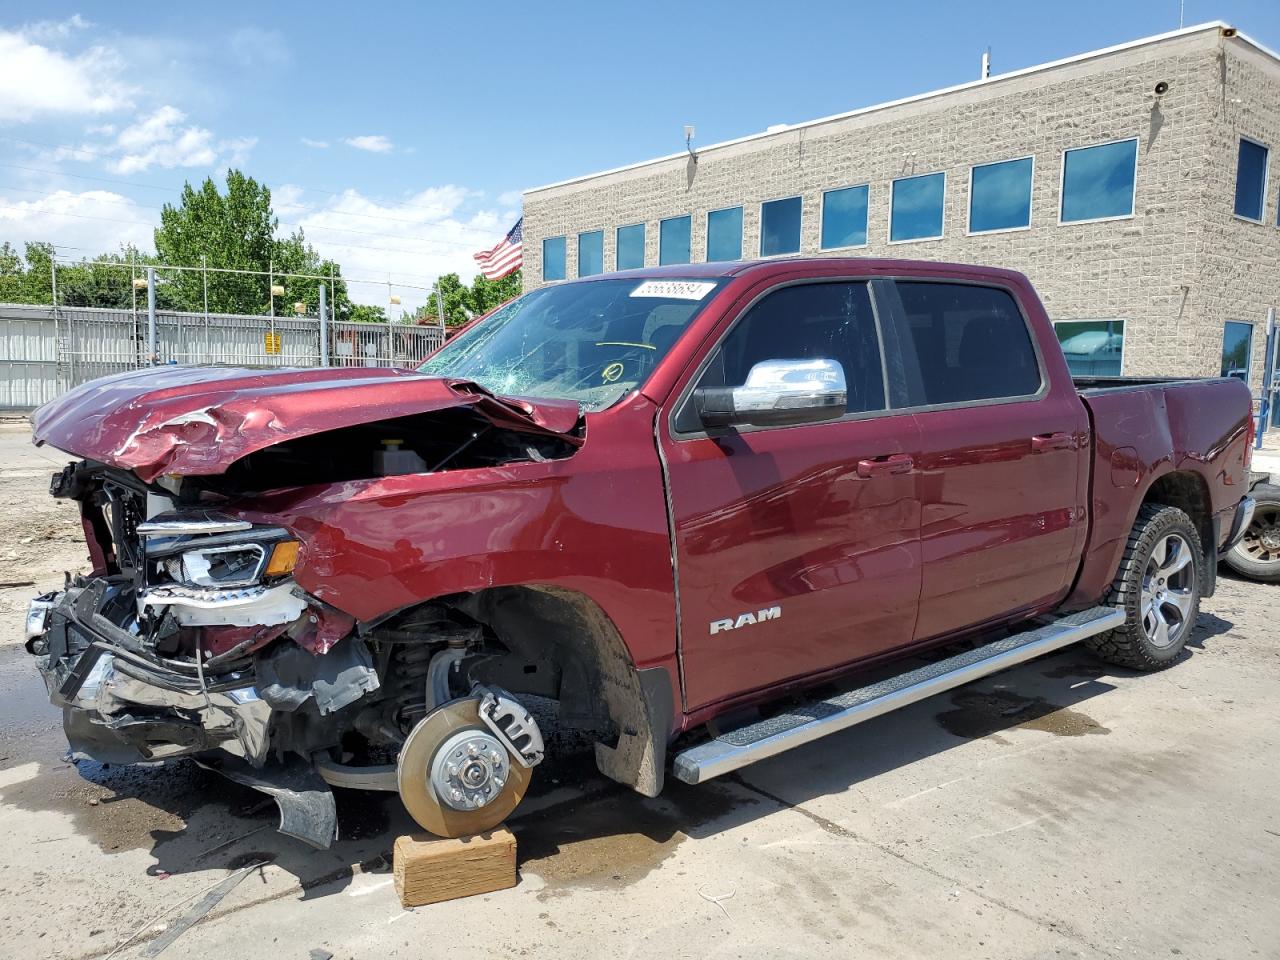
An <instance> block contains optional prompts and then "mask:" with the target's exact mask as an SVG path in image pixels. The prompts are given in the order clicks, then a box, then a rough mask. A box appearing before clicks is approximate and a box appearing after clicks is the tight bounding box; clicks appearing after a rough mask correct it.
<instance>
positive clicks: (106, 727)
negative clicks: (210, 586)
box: [26, 583, 271, 766]
mask: <svg viewBox="0 0 1280 960" xmlns="http://www.w3.org/2000/svg"><path fill="white" fill-rule="evenodd" d="M108 589H109V588H104V586H103V585H102V584H100V583H99V584H91V585H90V586H89V587H72V588H69V589H67V590H64V591H61V592H59V593H52V594H45V595H43V596H40V597H36V598H35V599H34V600H32V601H31V603H30V606H29V608H28V611H27V628H26V633H27V650H28V652H30V653H32V654H33V655H34V656H35V657H36V666H37V668H38V669H39V671H40V674H41V676H42V677H43V679H44V682H45V687H46V688H47V689H48V691H49V700H50V702H51V703H53V704H54V705H55V706H59V707H62V708H63V725H64V727H65V730H66V734H67V742H68V744H69V745H70V747H71V750H72V752H73V754H78V755H80V756H84V757H88V758H91V759H94V760H99V761H102V762H105V763H145V762H149V761H155V760H164V759H167V758H169V757H176V756H184V755H189V754H198V753H202V752H206V751H211V750H219V751H223V752H225V753H228V754H230V755H232V756H234V757H238V758H240V759H242V760H245V761H247V762H248V763H250V764H252V765H254V766H259V765H261V764H262V763H263V761H264V760H266V758H267V755H268V746H269V735H268V720H269V719H270V715H271V708H270V707H269V706H268V705H267V704H266V703H265V702H264V701H263V700H262V699H261V697H260V696H259V695H258V692H257V690H256V688H255V685H254V678H253V677H251V676H250V677H243V678H240V677H232V678H227V677H222V678H219V680H218V682H216V683H206V682H204V681H203V680H202V679H201V678H199V677H198V676H191V675H188V674H186V673H183V672H180V671H178V670H174V669H171V668H170V667H168V666H166V665H165V663H164V662H163V660H162V659H161V658H159V657H157V656H156V655H155V654H154V653H150V652H149V651H146V650H145V648H143V646H142V645H141V643H140V642H139V641H138V639H137V638H136V637H134V636H133V635H131V634H130V633H129V632H128V631H126V630H124V629H123V628H121V627H120V626H118V625H116V624H114V623H112V622H111V621H110V620H108V619H107V617H106V616H104V613H103V610H104V608H105V607H106V606H107V603H108V598H107V596H106V593H107V590H108Z"/></svg>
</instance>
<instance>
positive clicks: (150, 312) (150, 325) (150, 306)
mask: <svg viewBox="0 0 1280 960" xmlns="http://www.w3.org/2000/svg"><path fill="white" fill-rule="evenodd" d="M147 349H148V350H149V351H150V353H151V356H150V357H148V358H147V361H148V362H149V363H150V364H151V366H153V367H154V366H155V365H156V362H157V360H158V359H159V357H158V356H157V354H156V268H155V267H147Z"/></svg>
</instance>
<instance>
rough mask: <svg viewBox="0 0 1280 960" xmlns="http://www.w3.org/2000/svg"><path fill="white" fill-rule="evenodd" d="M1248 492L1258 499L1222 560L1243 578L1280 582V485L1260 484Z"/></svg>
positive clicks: (1264, 581)
mask: <svg viewBox="0 0 1280 960" xmlns="http://www.w3.org/2000/svg"><path fill="white" fill-rule="evenodd" d="M1249 495H1250V496H1252V497H1253V499H1254V500H1256V501H1257V507H1256V508H1255V509H1254V511H1253V521H1252V522H1251V523H1250V524H1249V526H1248V528H1247V529H1246V530H1245V532H1244V536H1243V537H1241V539H1240V542H1239V543H1237V544H1236V545H1235V546H1234V547H1232V548H1231V550H1230V551H1229V552H1228V553H1227V555H1226V557H1224V558H1223V559H1224V562H1225V563H1226V565H1227V566H1228V567H1230V568H1231V569H1232V570H1234V571H1235V572H1236V573H1238V574H1240V575H1241V576H1242V577H1248V578H1249V579H1250V580H1260V581H1262V582H1263V583H1280V487H1277V486H1276V485H1275V484H1271V483H1260V484H1258V485H1257V486H1256V487H1254V488H1253V489H1252V490H1251V491H1250V492H1249Z"/></svg>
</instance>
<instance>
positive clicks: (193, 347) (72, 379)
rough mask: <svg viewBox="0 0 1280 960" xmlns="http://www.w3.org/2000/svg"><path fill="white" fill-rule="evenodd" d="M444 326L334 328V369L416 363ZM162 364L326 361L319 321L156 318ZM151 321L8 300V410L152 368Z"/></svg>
mask: <svg viewBox="0 0 1280 960" xmlns="http://www.w3.org/2000/svg"><path fill="white" fill-rule="evenodd" d="M442 339H443V331H442V330H441V329H440V328H439V327H421V326H415V325H411V324H401V323H385V324H384V323H351V322H343V321H338V322H334V323H331V324H330V325H329V356H330V363H331V364H332V365H333V366H368V367H382V366H395V367H414V366H417V365H418V364H419V363H421V362H422V360H423V359H424V358H426V356H427V355H428V354H429V353H431V352H432V351H433V350H435V349H436V348H437V347H438V346H439V345H440V344H441V342H442ZM156 353H157V355H158V356H157V362H159V363H162V364H167V363H180V364H203V365H213V366H244V367H263V368H270V367H315V366H319V365H320V321H319V320H318V319H316V318H314V317H261V316H244V315H236V314H209V315H208V316H206V315H204V314H202V313H167V312H161V313H157V314H156ZM148 362H149V360H148V345H147V318H146V314H144V313H141V312H139V313H138V314H137V315H136V316H135V314H134V313H133V312H132V311H130V310H104V309H97V308H91V307H59V308H58V310H57V313H56V315H55V312H54V310H53V308H52V307H40V306H27V305H22V304H0V378H2V379H0V409H4V410H30V409H33V408H35V407H38V406H40V404H42V403H45V402H47V401H49V400H52V399H53V398H54V397H56V396H58V394H60V393H62V392H63V391H65V390H68V389H70V388H71V387H73V386H78V385H79V384H82V383H86V382H88V381H89V380H93V379H95V378H97V377H101V376H105V375H107V374H109V373H117V372H120V371H123V370H133V369H136V368H138V367H142V366H146V365H147V363H148Z"/></svg>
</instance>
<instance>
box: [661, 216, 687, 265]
mask: <svg viewBox="0 0 1280 960" xmlns="http://www.w3.org/2000/svg"><path fill="white" fill-rule="evenodd" d="M689 223H690V218H689V217H668V218H667V219H666V220H663V221H662V222H661V223H660V224H658V263H660V264H668V263H688V262H689Z"/></svg>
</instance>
